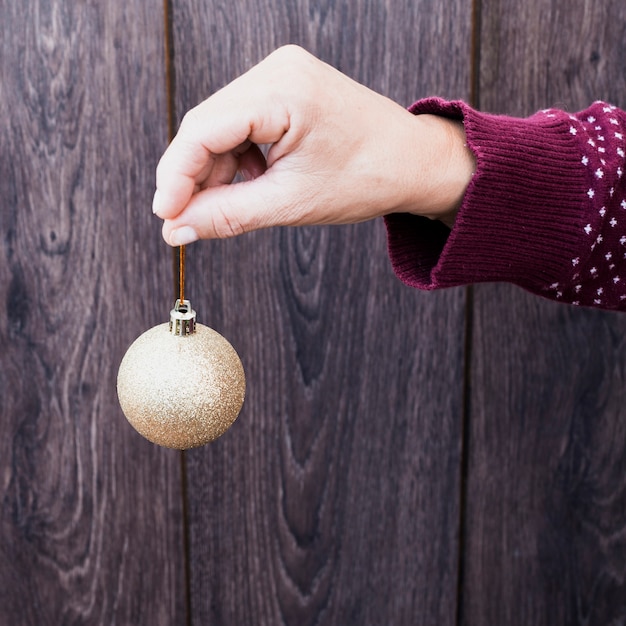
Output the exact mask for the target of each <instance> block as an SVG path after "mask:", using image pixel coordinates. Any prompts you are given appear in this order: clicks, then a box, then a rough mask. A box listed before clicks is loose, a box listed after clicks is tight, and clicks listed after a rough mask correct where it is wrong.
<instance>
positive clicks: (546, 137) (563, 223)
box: [385, 98, 589, 292]
mask: <svg viewBox="0 0 626 626" xmlns="http://www.w3.org/2000/svg"><path fill="white" fill-rule="evenodd" d="M409 110H410V111H411V112H412V113H415V114H420V113H431V114H436V115H442V116H445V117H450V118H454V119H461V120H463V123H464V126H465V132H466V136H467V145H468V147H469V148H470V149H471V150H472V152H473V153H474V155H475V156H476V164H477V167H476V172H475V174H474V176H473V178H472V181H471V182H470V184H469V186H468V188H467V191H466V193H465V196H464V200H463V202H462V205H461V207H460V209H459V212H458V215H457V218H456V221H455V225H454V228H453V229H452V231H449V230H448V229H447V228H446V227H445V226H444V225H443V224H441V223H439V222H437V221H432V220H429V219H427V218H422V217H418V216H414V215H410V214H394V215H390V216H387V217H386V218H385V222H386V225H387V232H388V243H389V255H390V258H391V262H392V265H393V268H394V271H395V273H396V275H397V276H398V278H400V280H402V281H403V282H405V283H406V284H408V285H410V286H412V287H418V288H420V289H438V288H443V287H453V286H457V285H466V284H470V283H477V282H495V281H507V282H512V283H515V284H518V285H520V286H522V287H525V288H527V289H529V290H531V291H535V292H541V291H542V290H544V289H545V287H546V285H549V284H551V283H554V282H557V281H560V280H562V279H563V277H564V276H569V275H570V274H571V259H572V258H573V257H575V256H577V254H579V252H577V251H578V250H579V249H580V246H581V243H582V241H581V240H582V235H581V233H583V230H582V226H583V223H582V221H583V219H585V215H584V210H583V203H584V201H585V198H586V195H585V194H586V192H587V190H588V188H589V181H588V173H587V171H586V170H585V168H584V166H583V165H582V164H581V161H580V159H581V156H580V147H579V146H578V145H577V142H576V139H575V137H574V136H573V135H572V134H571V133H570V132H569V126H570V124H569V118H568V116H567V115H566V114H562V115H560V116H554V115H553V116H548V115H545V114H544V113H537V114H536V115H534V116H532V117H530V118H526V119H519V118H512V117H506V116H499V115H490V114H485V113H480V112H478V111H475V110H474V109H472V108H471V107H469V106H468V105H467V104H465V103H463V102H458V101H457V102H447V101H444V100H441V99H438V98H430V99H427V100H422V101H419V102H417V103H415V104H414V105H413V106H412V107H411V108H410V109H409Z"/></svg>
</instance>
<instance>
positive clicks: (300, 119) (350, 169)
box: [153, 46, 474, 245]
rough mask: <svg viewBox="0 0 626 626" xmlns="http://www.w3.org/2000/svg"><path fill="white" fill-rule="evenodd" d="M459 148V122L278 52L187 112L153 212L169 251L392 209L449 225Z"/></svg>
mask: <svg viewBox="0 0 626 626" xmlns="http://www.w3.org/2000/svg"><path fill="white" fill-rule="evenodd" d="M464 144H465V135H464V131H463V126H462V124H461V123H460V122H456V121H452V120H448V119H444V118H439V117H435V116H431V115H418V116H415V115H412V114H411V113H409V112H407V111H406V110H405V109H404V108H403V107H401V106H400V105H398V104H396V103H394V102H392V101H391V100H389V99H388V98H385V97H383V96H381V95H379V94H377V93H375V92H373V91H371V90H370V89H368V88H366V87H364V86H363V85H360V84H359V83H357V82H355V81H353V80H351V79H350V78H348V77H347V76H345V75H344V74H342V73H340V72H339V71H337V70H335V69H334V68H332V67H330V66H329V65H327V64H325V63H323V62H321V61H320V60H318V59H316V58H315V57H313V56H312V55H310V54H308V53H307V52H305V51H304V50H302V49H301V48H298V47H296V46H286V47H284V48H280V49H278V50H277V51H275V52H274V53H272V54H271V55H270V56H268V57H267V58H266V59H265V60H264V61H262V62H261V63H260V64H258V65H257V66H255V67H253V68H252V69H251V70H249V71H248V72H247V73H245V74H243V75H242V76H240V77H239V78H237V79H236V80H235V81H233V82H232V83H230V84H229V85H227V86H226V87H224V88H223V89H221V90H220V91H218V92H217V93H215V94H214V95H212V96H211V97H210V98H208V99H207V100H205V101H204V102H202V103H201V104H199V105H198V106H197V107H195V108H193V109H191V110H190V111H189V112H188V113H187V114H186V115H185V117H184V119H183V121H182V123H181V126H180V129H179V131H178V134H177V135H176V137H175V138H174V140H173V141H172V143H171V144H170V146H169V147H168V149H167V150H166V152H165V154H164V155H163V157H162V158H161V161H160V162H159V165H158V167H157V191H156V193H155V197H154V203H153V210H154V212H155V213H156V214H157V215H158V216H159V217H161V218H163V220H164V225H163V237H164V239H165V241H167V242H168V243H169V244H171V245H183V244H188V243H191V242H192V241H195V240H196V239H198V238H203V239H205V238H215V237H219V238H223V237H230V236H234V235H238V234H241V233H243V232H247V231H251V230H254V229H258V228H264V227H269V226H277V225H305V224H309V225H310V224H347V223H354V222H360V221H364V220H368V219H371V218H374V217H379V216H382V215H386V214H388V213H393V212H410V213H415V214H419V215H425V216H427V217H430V218H432V219H442V220H443V221H445V222H446V223H448V224H449V225H451V223H452V222H453V220H454V216H455V213H456V209H457V207H458V205H459V204H460V202H461V199H462V197H463V193H464V191H465V188H466V186H467V184H468V182H469V180H470V178H471V175H472V171H473V167H474V163H473V157H472V155H471V153H470V152H469V150H468V149H467V148H466V147H465V145H464ZM260 145H265V146H267V148H268V151H267V158H265V157H264V155H263V152H262V151H261V149H260V148H259V146H260ZM238 171H240V172H241V174H242V177H243V178H244V181H242V182H238V183H236V184H232V185H231V184H230V183H231V182H232V181H233V179H234V178H235V175H236V174H237V172H238Z"/></svg>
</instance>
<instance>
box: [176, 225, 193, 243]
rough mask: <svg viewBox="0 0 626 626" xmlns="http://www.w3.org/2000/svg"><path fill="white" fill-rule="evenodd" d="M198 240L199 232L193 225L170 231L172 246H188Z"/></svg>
mask: <svg viewBox="0 0 626 626" xmlns="http://www.w3.org/2000/svg"><path fill="white" fill-rule="evenodd" d="M194 241H198V233H197V232H196V231H195V230H194V229H193V228H192V227H191V226H181V227H180V228H177V229H176V230H173V231H172V232H171V233H170V245H171V246H186V245H187V244H188V243H193V242H194Z"/></svg>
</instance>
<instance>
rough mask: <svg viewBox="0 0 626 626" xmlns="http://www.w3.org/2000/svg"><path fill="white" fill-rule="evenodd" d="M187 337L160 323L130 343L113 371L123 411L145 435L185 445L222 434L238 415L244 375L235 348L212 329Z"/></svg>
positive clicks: (198, 330) (197, 326)
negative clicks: (117, 370) (115, 371)
mask: <svg viewBox="0 0 626 626" xmlns="http://www.w3.org/2000/svg"><path fill="white" fill-rule="evenodd" d="M194 329H195V330H194V331H193V332H192V333H191V334H189V335H186V336H180V335H176V334H173V333H172V332H171V325H168V324H160V325H159V326H155V327H154V328H151V329H150V330H148V331H146V332H145V333H144V334H143V335H141V336H140V337H138V338H137V340H136V341H135V342H134V343H133V344H132V345H131V346H130V348H129V349H128V351H127V352H126V354H125V355H124V358H123V359H122V363H121V364H120V369H119V373H118V375H117V394H118V397H119V401H120V405H121V407H122V411H123V412H124V415H125V416H126V419H128V421H129V422H130V423H131V424H132V426H133V427H134V428H135V429H136V430H137V431H138V432H139V433H140V434H141V435H143V436H144V437H145V438H146V439H148V440H150V441H152V442H153V443H156V444H159V445H161V446H166V447H168V448H177V449H179V450H184V449H187V448H195V447H197V446H202V445H204V444H206V443H208V442H210V441H213V440H214V439H217V437H219V436H220V435H222V434H223V433H224V432H225V431H226V430H227V429H228V428H229V427H230V426H231V425H232V423H233V422H234V421H235V419H237V415H239V411H240V410H241V406H242V404H243V400H244V396H245V390H246V379H245V375H244V371H243V366H242V364H241V361H240V360H239V356H238V355H237V353H236V352H235V349H234V348H233V347H232V346H231V345H230V343H228V341H226V339H224V337H222V335H220V334H219V333H217V332H215V331H214V330H213V329H211V328H209V327H208V326H203V325H202V324H194Z"/></svg>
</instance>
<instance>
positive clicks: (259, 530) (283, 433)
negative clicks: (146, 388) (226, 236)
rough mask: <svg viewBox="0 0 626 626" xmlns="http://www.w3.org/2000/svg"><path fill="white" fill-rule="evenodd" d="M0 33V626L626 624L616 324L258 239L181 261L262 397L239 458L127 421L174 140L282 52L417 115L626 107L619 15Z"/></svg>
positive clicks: (598, 8)
mask: <svg viewBox="0 0 626 626" xmlns="http://www.w3.org/2000/svg"><path fill="white" fill-rule="evenodd" d="M0 28H2V38H1V39H0V45H1V46H2V52H1V55H0V72H1V74H0V75H1V76H2V79H1V80H0V117H1V119H2V123H1V124H0V226H1V229H0V234H1V238H0V302H1V303H3V306H4V308H3V309H2V312H1V313H0V624H12V625H13V624H16V625H18V626H19V625H22V624H24V625H31V624H32V625H35V626H47V625H54V626H58V625H65V624H94V625H101V624H120V625H128V624H137V625H143V624H146V625H160V624H163V625H182V626H185V625H194V626H198V625H212V626H213V625H224V626H235V625H237V626H241V625H260V626H265V625H267V626H274V625H277V626H279V625H285V626H313V625H316V626H322V625H324V626H338V625H341V626H348V625H350V626H352V625H355V626H356V625H358V626H362V625H372V626H373V625H380V624H393V625H397V626H405V625H407V626H415V625H422V624H423V625H432V624H438V625H441V626H448V625H450V626H451V625H453V624H459V625H460V624H464V625H468V626H474V625H476V626H484V625H492V624H493V625H497V626H500V625H502V624H507V625H510V626H517V625H519V626H522V625H528V624H533V625H537V626H543V625H545V626H553V625H555V624H568V625H569V624H580V625H583V624H584V625H587V626H590V625H598V626H599V625H602V626H607V625H608V626H618V625H623V624H626V380H625V379H626V349H625V348H626V345H625V343H626V342H625V339H624V337H625V335H626V317H624V316H623V315H619V314H611V313H606V312H601V311H590V310H579V309H574V308H570V307H567V306H563V305H557V304H553V303H550V302H547V301H544V300H541V299H539V298H536V297H533V296H530V295H528V294H526V293H524V292H522V291H521V290H519V289H517V288H514V287H511V286H508V285H481V286H477V287H475V288H467V289H454V290H448V291H445V292H440V293H429V294H426V293H421V292H417V291H413V290H410V289H408V288H406V287H404V286H403V285H401V284H400V283H399V282H398V281H397V280H396V279H395V278H394V277H393V275H392V273H391V270H390V267H389V262H388V260H387V258H386V250H385V233H384V228H383V226H382V223H380V222H376V223H370V224H361V225H358V226H352V227H340V228H304V229H274V230H271V231H266V232H259V233H254V234H250V235H246V236H244V237H241V238H238V239H236V240H232V241H222V242H203V243H200V244H195V245H194V246H191V247H190V248H189V250H188V272H189V273H188V285H187V286H188V293H189V296H190V298H191V300H192V302H193V303H194V307H195V308H196V309H197V310H198V312H199V315H200V317H201V320H200V321H202V322H204V323H206V324H208V325H210V326H212V327H213V328H215V329H216V330H218V331H220V332H221V333H223V334H224V335H225V336H226V337H228V339H229V340H230V341H231V342H232V343H233V345H235V347H236V348H237V349H238V351H239V352H240V354H241V356H242V359H243V361H244V365H245V367H246V371H247V375H248V381H249V389H248V396H247V399H246V403H245V406H244V410H243V412H242V415H241V417H240V419H239V420H238V422H237V423H236V424H235V426H234V427H233V428H232V430H231V431H230V432H229V433H228V434H227V435H226V436H225V437H223V438H222V439H221V440H219V441H218V442H216V443H214V444H212V445H211V446H208V447H206V448H203V449H199V450H195V451H192V452H187V453H178V452H175V451H170V450H163V449H159V448H157V447H155V446H152V445H151V444H149V443H147V442H145V441H144V440H142V439H141V438H140V437H139V436H138V435H136V434H135V432H134V431H133V430H132V429H131V428H130V427H129V426H128V425H127V423H126V422H125V420H124V418H123V416H122V414H121V412H120V409H119V407H118V404H117V399H116V394H115V376H116V373H117V367H118V364H119V361H120V359H121V357H122V355H123V353H124V351H125V350H126V348H127V346H128V345H129V344H130V342H131V341H132V340H133V339H134V338H135V337H136V336H137V335H139V334H140V333H141V332H142V331H143V330H145V329H147V328H148V327H150V326H152V325H154V324H156V323H160V322H161V321H164V320H165V319H167V315H168V311H169V308H170V306H171V303H172V298H173V294H172V292H173V289H172V267H171V257H170V252H169V249H167V247H166V246H165V244H163V242H162V241H161V239H160V234H159V232H160V225H159V223H158V220H155V219H154V218H153V217H152V215H151V213H150V202H151V196H152V192H153V185H154V167H155V165H156V162H157V160H158V158H159V156H160V154H161V152H162V151H163V149H164V147H165V145H166V143H167V138H168V116H169V119H170V120H171V121H172V122H173V123H174V124H176V123H177V122H178V120H180V118H181V117H182V115H183V113H184V112H185V111H186V110H187V109H188V108H190V107H191V106H193V105H195V104H196V103H197V102H199V101H200V100H202V99H203V98H205V97H206V96H207V95H209V94H210V93H212V92H213V91H215V90H216V89H218V88H219V87H221V86H222V85H224V84H225V83H226V82H228V81H229V80H230V79H232V78H234V77H235V76H237V75H238V74H239V73H241V72H243V71H245V70H246V69H247V68H248V67H249V66H250V65H251V64H253V63H256V62H257V61H259V60H260V59H262V58H263V57H264V56H265V55H266V54H268V53H269V52H270V51H271V50H273V49H274V48H275V47H277V46H279V45H281V44H283V43H287V42H293V43H299V44H301V45H303V46H305V47H306V48H308V49H309V50H311V51H312V52H314V53H315V54H317V55H318V56H320V57H321V58H323V59H324V60H326V61H328V62H330V63H332V64H333V65H335V66H336V67H338V68H339V69H340V70H342V71H344V72H346V73H347V74H349V75H350V76H352V77H354V78H356V79H357V80H359V81H361V82H363V83H365V84H367V85H369V86H370V87H372V88H374V89H376V90H378V91H380V92H383V93H385V94H387V95H389V96H390V97H392V98H393V99H395V100H397V101H398V102H401V103H403V104H406V105H408V104H410V103H411V102H412V101H413V100H415V99H417V98H418V97H421V96H425V95H431V94H438V95H442V96H445V97H450V98H464V99H466V100H469V101H471V102H473V103H474V104H475V105H476V106H479V107H480V108H481V109H483V110H487V111H494V112H506V113H510V114H515V115H526V114H530V113H532V112H534V111H535V110H536V109H539V108H543V107H546V106H554V105H556V106H561V107H565V108H567V109H569V110H577V109H578V108H582V107H584V106H586V105H587V104H589V103H590V102H591V101H593V100H595V99H598V98H604V99H608V100H611V101H612V102H614V103H615V104H617V105H619V106H622V107H625V106H626V76H625V74H626V73H625V71H624V67H625V65H626V5H625V4H624V3H623V2H622V1H621V0H607V1H605V2H597V1H595V2H592V1H591V0H526V2H523V3H519V2H513V1H512V0H475V2H474V4H473V5H472V4H471V3H470V2H467V1H465V0H445V1H444V0H397V1H395V2H391V1H390V0H354V1H353V2H339V1H338V0H237V1H236V2H229V3H226V2H218V1H217V0H205V1H202V0H172V1H171V3H170V4H169V5H166V6H163V4H162V2H161V0H158V1H157V0H155V1H153V2H145V0H144V1H140V0H127V1H126V2H124V3H102V2H97V1H96V0H85V1H83V2H75V3H68V2H61V1H60V0H39V1H38V0H24V1H23V2H21V3H17V2H10V1H9V0H0ZM166 58H167V59H169V72H167V71H166V69H167V68H166ZM166 77H167V79H166Z"/></svg>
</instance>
